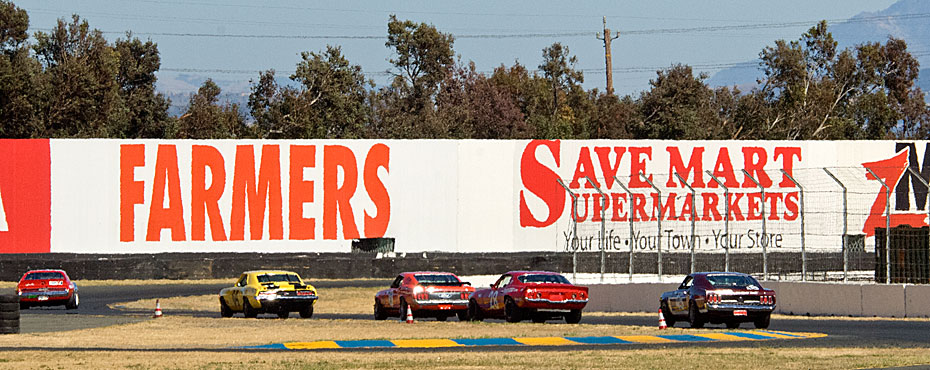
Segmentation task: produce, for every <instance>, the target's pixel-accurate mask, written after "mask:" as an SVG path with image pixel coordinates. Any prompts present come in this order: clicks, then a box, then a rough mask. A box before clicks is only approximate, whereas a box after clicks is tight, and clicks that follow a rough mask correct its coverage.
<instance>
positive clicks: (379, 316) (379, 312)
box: [375, 299, 388, 320]
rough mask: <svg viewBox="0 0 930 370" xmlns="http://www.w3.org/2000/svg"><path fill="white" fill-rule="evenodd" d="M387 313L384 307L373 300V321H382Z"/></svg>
mask: <svg viewBox="0 0 930 370" xmlns="http://www.w3.org/2000/svg"><path fill="white" fill-rule="evenodd" d="M387 317H388V313H387V310H386V309H385V308H384V306H382V305H381V302H378V300H377V299H376V300H375V320H384V319H387Z"/></svg>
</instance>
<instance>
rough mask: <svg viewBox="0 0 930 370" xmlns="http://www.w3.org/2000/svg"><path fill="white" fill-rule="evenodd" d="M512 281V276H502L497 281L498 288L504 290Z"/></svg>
mask: <svg viewBox="0 0 930 370" xmlns="http://www.w3.org/2000/svg"><path fill="white" fill-rule="evenodd" d="M512 279H513V277H512V276H510V275H504V276H501V278H500V280H498V281H497V287H498V288H503V287H505V286H507V284H510V281H511V280H512Z"/></svg>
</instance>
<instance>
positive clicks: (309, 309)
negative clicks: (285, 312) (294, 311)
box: [299, 304, 313, 319]
mask: <svg viewBox="0 0 930 370" xmlns="http://www.w3.org/2000/svg"><path fill="white" fill-rule="evenodd" d="M299 313H300V317H301V318H303V319H309V318H311V317H313V305H312V304H308V305H306V306H305V307H304V308H301V309H300V312H299Z"/></svg>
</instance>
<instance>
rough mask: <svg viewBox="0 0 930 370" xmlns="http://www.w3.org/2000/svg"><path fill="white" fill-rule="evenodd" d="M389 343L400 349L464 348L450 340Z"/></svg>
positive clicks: (415, 340)
mask: <svg viewBox="0 0 930 370" xmlns="http://www.w3.org/2000/svg"><path fill="white" fill-rule="evenodd" d="M391 342H392V343H394V346H395V347H402V348H438V347H464V346H463V345H461V344H458V343H456V342H455V341H453V340H452V339H395V340H392V341H391Z"/></svg>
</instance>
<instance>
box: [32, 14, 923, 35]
mask: <svg viewBox="0 0 930 370" xmlns="http://www.w3.org/2000/svg"><path fill="white" fill-rule="evenodd" d="M925 18H930V13H914V14H899V15H889V16H872V17H860V18H853V19H838V20H829V21H828V22H833V23H838V24H851V23H868V22H874V21H879V20H913V19H925ZM817 22H819V21H804V22H777V23H756V24H741V25H726V26H701V27H690V28H656V29H646V30H627V31H620V33H621V34H622V35H668V34H682V33H703V32H719V31H736V30H756V29H773V28H791V27H800V26H809V25H812V24H816V23H817ZM33 30H39V31H51V30H52V29H49V28H33ZM100 32H101V33H104V34H125V32H115V31H100ZM133 33H134V34H137V35H149V36H171V37H212V38H248V39H363V40H383V39H385V38H386V37H387V36H385V35H281V34H265V35H262V34H226V33H198V32H137V31H133ZM594 34H596V33H595V32H582V31H574V32H529V33H497V34H453V36H455V38H456V39H506V38H558V37H590V36H591V35H594Z"/></svg>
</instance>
